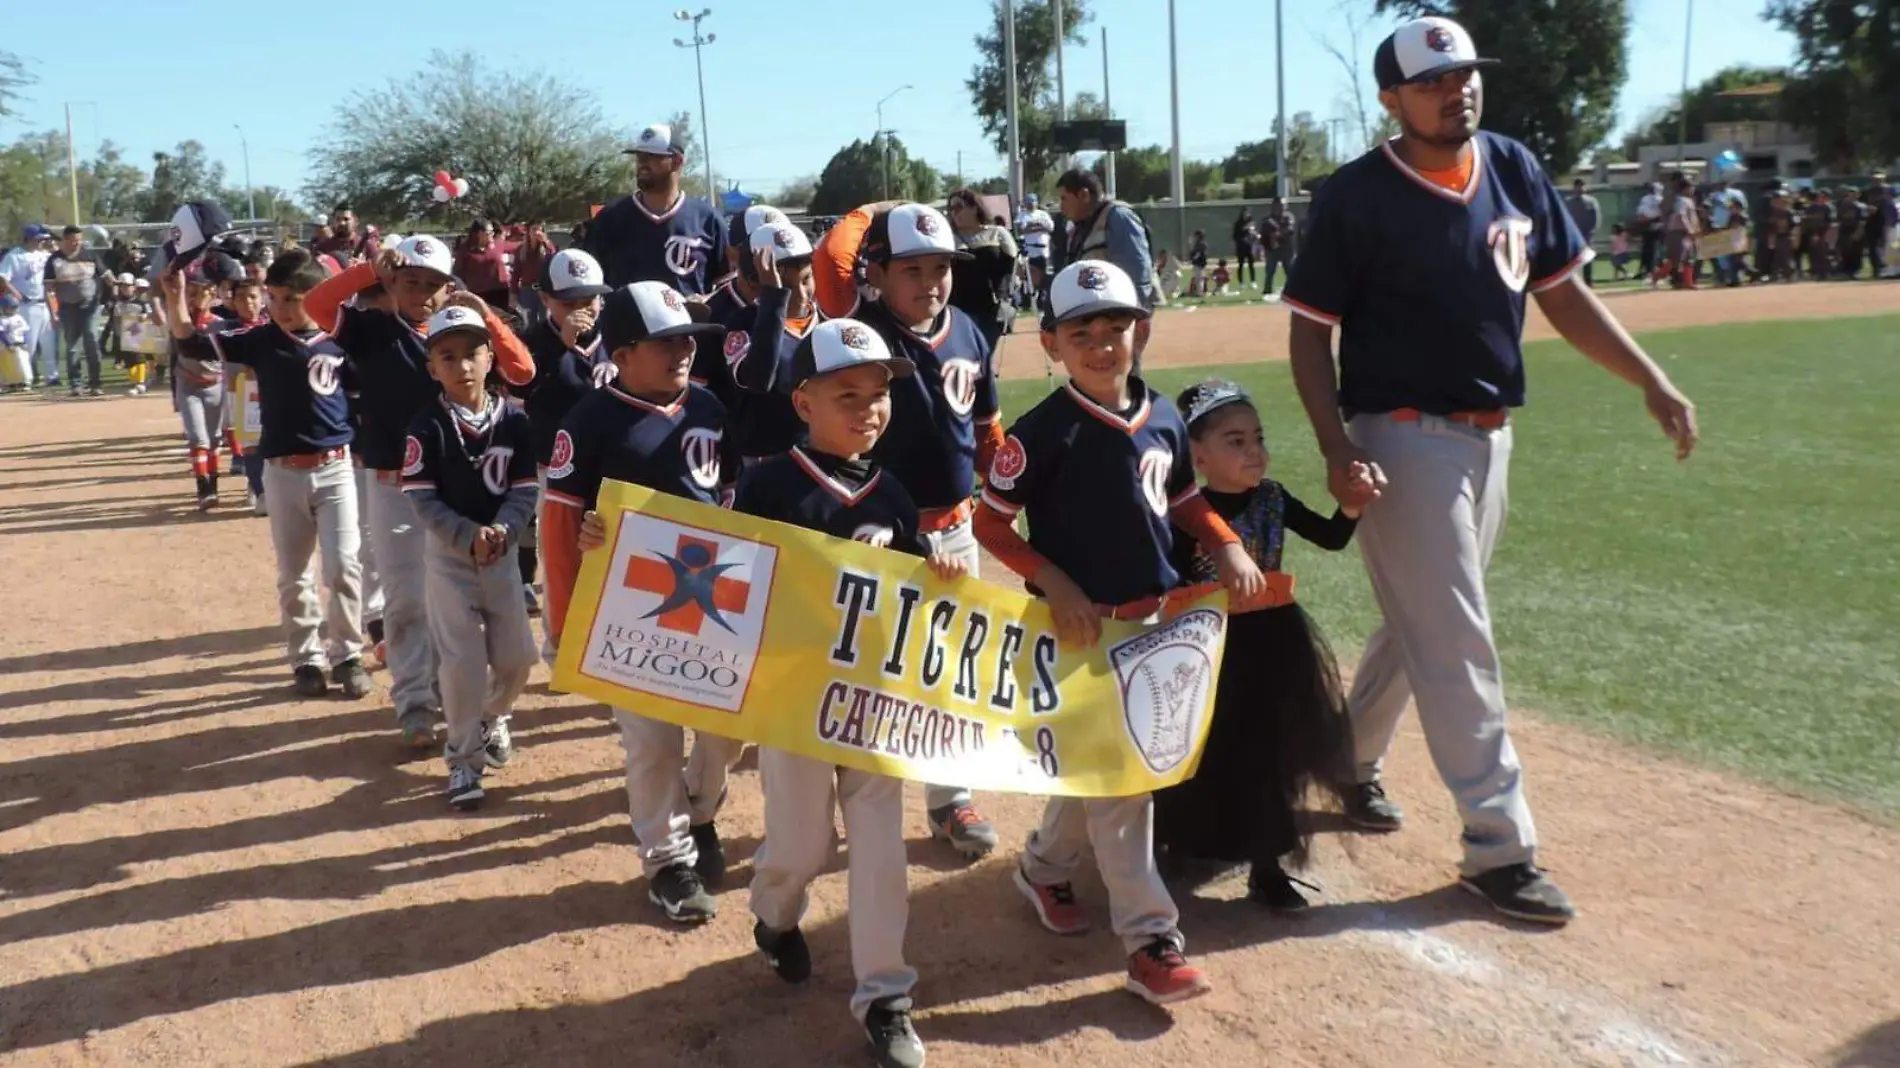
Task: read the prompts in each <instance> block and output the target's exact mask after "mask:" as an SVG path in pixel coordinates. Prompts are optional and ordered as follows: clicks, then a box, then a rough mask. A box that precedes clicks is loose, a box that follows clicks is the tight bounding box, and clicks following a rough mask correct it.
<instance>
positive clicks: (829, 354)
mask: <svg viewBox="0 0 1900 1068" xmlns="http://www.w3.org/2000/svg"><path fill="white" fill-rule="evenodd" d="M867 364H870V365H874V366H878V367H882V368H884V370H885V371H886V372H888V373H889V374H890V376H891V377H892V378H909V377H910V376H911V374H912V373H913V372H914V371H916V370H917V365H916V364H914V363H912V362H910V359H909V358H908V357H904V356H893V355H891V348H890V346H889V345H886V344H885V343H884V339H883V338H882V337H880V336H878V332H877V331H875V330H873V329H871V328H870V327H868V326H866V325H864V324H863V323H861V322H858V321H857V320H856V319H827V320H825V321H824V322H822V323H819V324H818V325H817V326H814V327H812V329H811V333H809V334H806V335H805V339H804V340H803V341H800V342H799V343H798V348H796V349H794V350H793V351H792V378H793V380H795V381H797V382H799V383H800V384H803V383H805V382H808V381H810V380H812V379H814V378H818V377H820V376H823V375H828V374H831V373H833V372H835V371H843V370H845V369H847V368H851V367H862V366H865V365H867Z"/></svg>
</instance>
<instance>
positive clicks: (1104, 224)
mask: <svg viewBox="0 0 1900 1068" xmlns="http://www.w3.org/2000/svg"><path fill="white" fill-rule="evenodd" d="M1056 189H1057V191H1058V194H1059V203H1060V206H1061V209H1062V217H1063V218H1065V219H1067V220H1069V234H1068V241H1067V242H1066V248H1065V249H1064V255H1063V257H1062V262H1063V265H1064V266H1067V265H1068V264H1071V263H1074V262H1075V261H1077V260H1107V261H1108V262H1110V263H1112V264H1114V265H1115V266H1117V267H1120V268H1121V269H1122V271H1123V272H1124V273H1126V274H1127V275H1128V277H1129V278H1130V279H1132V280H1133V281H1134V283H1135V293H1136V295H1137V296H1139V297H1140V298H1141V306H1142V307H1143V308H1148V309H1150V310H1152V309H1153V308H1154V306H1155V268H1154V257H1153V253H1151V252H1150V251H1149V250H1148V226H1147V224H1146V223H1144V222H1142V221H1141V216H1139V215H1137V214H1135V209H1133V208H1131V207H1129V206H1128V205H1126V204H1123V203H1122V202H1121V201H1119V200H1116V199H1114V198H1113V197H1110V196H1109V195H1108V194H1106V193H1104V192H1103V191H1102V180H1101V179H1100V178H1097V177H1096V176H1095V172H1094V171H1085V170H1080V169H1076V168H1071V169H1069V170H1067V171H1064V172H1063V173H1062V177H1060V178H1057V179H1056ZM1206 259H1207V247H1206V244H1205V242H1203V244H1202V247H1201V260H1202V263H1203V264H1205V263H1206ZM1152 326H1153V320H1152V319H1146V318H1144V319H1141V320H1140V321H1138V322H1137V323H1136V324H1135V371H1136V373H1140V371H1141V353H1142V350H1143V349H1145V348H1147V347H1148V335H1149V331H1150V329H1151V328H1152Z"/></svg>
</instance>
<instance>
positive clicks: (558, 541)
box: [541, 497, 581, 644]
mask: <svg viewBox="0 0 1900 1068" xmlns="http://www.w3.org/2000/svg"><path fill="white" fill-rule="evenodd" d="M545 504H546V506H545V507H544V508H542V509H541V561H542V563H543V565H544V566H545V567H546V568H547V579H548V615H547V623H548V633H550V634H551V635H553V637H554V640H555V643H556V644H559V643H560V639H561V627H562V624H564V623H566V621H567V606H568V604H569V603H570V602H571V601H572V600H573V599H574V579H575V577H576V576H578V575H579V574H580V570H581V546H580V538H581V509H580V508H579V507H578V506H577V505H572V504H568V503H567V502H566V501H557V500H555V499H554V498H552V497H548V498H547V499H546V502H545Z"/></svg>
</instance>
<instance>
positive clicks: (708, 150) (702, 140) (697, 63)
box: [673, 8, 719, 211]
mask: <svg viewBox="0 0 1900 1068" xmlns="http://www.w3.org/2000/svg"><path fill="white" fill-rule="evenodd" d="M711 14H712V8H707V9H705V10H704V11H701V12H700V13H699V14H697V15H695V14H693V13H692V12H690V11H686V10H684V9H681V10H679V11H675V12H673V17H674V18H676V19H678V20H680V21H681V22H690V23H692V24H693V39H692V41H691V43H688V42H686V41H682V40H680V39H679V38H677V37H675V38H673V43H674V44H676V45H678V46H679V47H681V48H690V49H692V50H693V68H694V70H696V71H698V73H699V144H700V149H701V150H702V151H703V152H705V154H706V197H707V199H709V200H711V201H712V204H713V210H714V211H718V210H719V186H718V185H717V184H715V183H714V181H713V165H712V122H711V121H710V120H708V119H707V118H706V63H705V60H704V59H702V58H701V56H700V49H702V48H704V47H705V46H707V45H709V44H712V43H713V42H714V41H717V40H718V39H719V35H718V34H716V33H709V34H706V35H705V36H703V37H702V36H700V33H699V23H700V20H702V19H704V18H706V17H707V16H708V15H711Z"/></svg>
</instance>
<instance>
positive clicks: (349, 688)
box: [330, 656, 374, 701]
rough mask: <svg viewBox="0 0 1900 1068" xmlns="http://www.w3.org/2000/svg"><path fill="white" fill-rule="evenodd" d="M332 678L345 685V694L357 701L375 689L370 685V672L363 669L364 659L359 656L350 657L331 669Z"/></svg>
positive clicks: (338, 683)
mask: <svg viewBox="0 0 1900 1068" xmlns="http://www.w3.org/2000/svg"><path fill="white" fill-rule="evenodd" d="M330 678H331V679H333V680H335V682H336V684H337V685H338V686H341V687H343V696H345V697H347V698H349V699H350V700H352V701H355V700H357V699H359V698H363V697H368V696H369V695H370V691H371V690H372V689H374V687H372V686H371V685H370V681H369V672H367V671H365V670H363V661H362V660H361V658H359V657H354V656H353V657H350V658H349V659H348V660H345V661H343V662H342V663H341V664H338V665H337V666H336V667H334V668H331V669H330Z"/></svg>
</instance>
